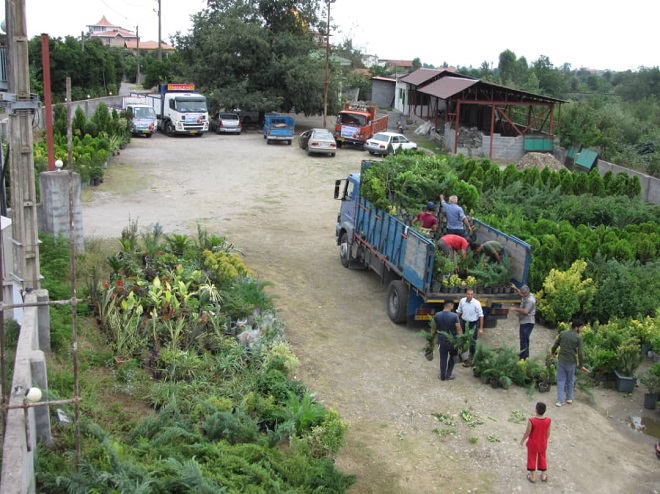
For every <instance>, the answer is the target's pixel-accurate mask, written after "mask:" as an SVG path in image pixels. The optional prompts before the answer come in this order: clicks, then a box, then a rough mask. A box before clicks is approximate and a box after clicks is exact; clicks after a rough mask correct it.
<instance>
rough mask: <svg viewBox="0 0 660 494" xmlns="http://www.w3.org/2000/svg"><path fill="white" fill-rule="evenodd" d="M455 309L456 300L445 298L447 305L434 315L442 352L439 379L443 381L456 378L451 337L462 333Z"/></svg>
mask: <svg viewBox="0 0 660 494" xmlns="http://www.w3.org/2000/svg"><path fill="white" fill-rule="evenodd" d="M453 310H454V301H453V300H445V305H444V307H443V309H442V311H440V312H436V314H435V316H434V317H433V321H434V322H435V331H436V333H437V334H438V352H439V353H440V374H438V379H440V380H441V381H445V380H448V381H451V380H452V379H455V378H456V376H455V375H454V372H453V371H454V357H453V355H454V353H455V350H454V345H453V343H452V340H451V339H450V338H449V335H451V337H452V338H453V337H455V336H456V335H457V334H462V333H463V329H462V328H461V322H460V320H459V319H458V315H456V313H455V312H452V311H453Z"/></svg>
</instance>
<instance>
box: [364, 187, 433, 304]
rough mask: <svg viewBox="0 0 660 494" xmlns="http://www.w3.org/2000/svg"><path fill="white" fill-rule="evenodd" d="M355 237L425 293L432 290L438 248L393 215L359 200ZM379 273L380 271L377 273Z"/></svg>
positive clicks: (390, 267) (391, 268)
mask: <svg viewBox="0 0 660 494" xmlns="http://www.w3.org/2000/svg"><path fill="white" fill-rule="evenodd" d="M355 225H356V226H355V236H356V237H357V239H358V241H359V242H361V243H362V244H363V245H364V247H365V248H367V249H369V250H372V251H374V253H375V255H376V258H377V259H379V260H380V262H382V263H383V264H385V265H386V267H387V268H388V269H390V270H392V271H394V272H395V273H396V274H397V275H399V276H401V277H402V278H403V279H404V280H406V281H407V282H408V283H410V285H412V286H413V287H415V288H416V289H417V290H420V291H422V292H427V291H430V287H431V282H432V276H433V261H434V256H435V246H434V244H433V242H432V241H431V240H430V239H428V238H426V237H424V236H423V235H421V234H419V233H418V232H416V231H414V230H413V229H412V228H410V227H409V226H407V225H406V224H405V223H403V222H402V221H401V220H399V219H397V218H395V217H394V216H392V215H390V214H388V213H386V212H385V211H380V210H377V209H375V208H374V207H372V205H371V204H370V203H369V202H368V201H367V200H365V199H364V198H363V197H360V199H359V202H358V208H357V212H356V218H355ZM377 272H380V271H378V270H377Z"/></svg>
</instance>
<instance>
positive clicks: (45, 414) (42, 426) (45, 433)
mask: <svg viewBox="0 0 660 494" xmlns="http://www.w3.org/2000/svg"><path fill="white" fill-rule="evenodd" d="M30 371H31V372H32V385H33V386H36V387H38V388H39V389H41V391H42V392H43V398H42V399H41V400H42V401H46V400H47V399H48V398H47V397H48V375H47V372H46V356H45V355H44V352H41V351H36V352H32V355H30ZM49 409H50V407H46V406H41V407H34V421H35V428H36V432H37V436H38V437H39V438H40V439H41V440H42V441H43V442H44V443H45V444H46V445H49V444H50V443H52V441H53V436H52V435H51V433H50V413H49Z"/></svg>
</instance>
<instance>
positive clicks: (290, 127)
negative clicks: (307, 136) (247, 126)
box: [264, 114, 296, 146]
mask: <svg viewBox="0 0 660 494" xmlns="http://www.w3.org/2000/svg"><path fill="white" fill-rule="evenodd" d="M295 127H296V122H295V120H294V119H293V117H290V116H288V115H273V114H271V115H266V116H265V117H264V139H266V144H271V143H273V142H278V141H283V142H286V143H287V144H288V145H289V146H290V145H291V142H293V132H294V130H295Z"/></svg>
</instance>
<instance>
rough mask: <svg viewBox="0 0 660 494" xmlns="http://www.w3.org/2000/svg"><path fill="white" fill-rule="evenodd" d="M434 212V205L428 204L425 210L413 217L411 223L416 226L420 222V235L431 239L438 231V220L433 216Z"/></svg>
mask: <svg viewBox="0 0 660 494" xmlns="http://www.w3.org/2000/svg"><path fill="white" fill-rule="evenodd" d="M434 210H435V203H433V202H429V203H428V204H427V205H426V210H425V211H422V212H421V213H419V214H418V215H417V216H415V219H414V220H413V221H412V224H413V225H416V224H417V223H419V222H420V221H421V222H422V233H423V234H424V235H426V236H427V237H431V235H432V234H433V233H435V232H437V231H438V218H436V217H435V214H433V211H434Z"/></svg>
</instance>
